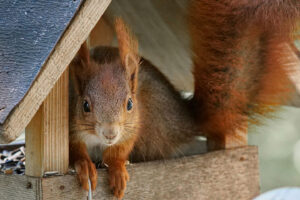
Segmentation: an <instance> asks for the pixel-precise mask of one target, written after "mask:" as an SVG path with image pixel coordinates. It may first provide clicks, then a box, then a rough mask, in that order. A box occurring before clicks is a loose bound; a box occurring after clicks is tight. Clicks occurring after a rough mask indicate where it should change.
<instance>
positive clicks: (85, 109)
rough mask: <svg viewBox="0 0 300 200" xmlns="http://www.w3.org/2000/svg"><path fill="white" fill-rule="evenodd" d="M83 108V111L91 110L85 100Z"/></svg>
mask: <svg viewBox="0 0 300 200" xmlns="http://www.w3.org/2000/svg"><path fill="white" fill-rule="evenodd" d="M83 110H84V112H91V109H90V105H89V103H88V102H87V101H86V100H84V102H83Z"/></svg>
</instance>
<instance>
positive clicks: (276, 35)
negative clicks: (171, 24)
mask: <svg viewBox="0 0 300 200" xmlns="http://www.w3.org/2000/svg"><path fill="white" fill-rule="evenodd" d="M190 13H191V16H190V22H191V23H190V32H191V36H192V42H193V44H192V50H193V53H194V58H193V62H194V76H195V95H194V98H193V103H194V106H195V107H196V109H197V111H196V113H197V115H198V117H197V118H198V123H199V125H200V128H201V129H202V130H203V131H204V132H205V133H206V134H207V136H208V137H211V138H213V139H214V140H218V141H219V142H220V143H222V141H223V146H222V144H221V146H220V147H216V148H224V145H225V140H226V137H227V136H230V135H231V136H235V137H238V136H237V135H235V133H236V131H237V130H242V131H244V130H245V129H246V124H247V118H248V117H249V116H250V117H251V118H253V116H255V115H256V114H261V115H266V114H267V113H268V112H269V111H272V110H273V108H274V106H276V105H279V104H281V103H283V102H284V101H285V100H286V99H287V97H288V95H289V79H288V77H287V72H288V71H289V69H288V64H289V63H288V60H287V59H286V56H285V51H284V47H283V45H284V44H286V43H287V44H290V42H291V36H292V31H293V30H294V28H295V26H296V20H297V19H299V16H300V1H295V0H221V1H217V0H201V1H200V0H199V1H197V0H194V1H192V3H191V5H190ZM255 119H257V118H255ZM252 121H255V122H258V121H257V120H252Z"/></svg>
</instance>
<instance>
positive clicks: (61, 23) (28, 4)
mask: <svg viewBox="0 0 300 200" xmlns="http://www.w3.org/2000/svg"><path fill="white" fill-rule="evenodd" d="M81 2H82V1H80V0H51V1H49V0H39V1H35V0H25V1H17V0H10V1H0V8H1V9H0V124H3V123H4V121H5V120H6V118H7V117H8V115H9V114H10V112H11V111H12V110H13V109H14V107H15V106H16V105H18V103H19V102H20V101H21V100H22V99H23V97H24V96H25V94H26V92H27V91H28V89H29V88H30V86H31V84H32V83H33V81H34V80H35V78H36V77H37V75H38V73H39V71H40V70H41V67H42V66H43V64H44V63H45V61H46V59H47V58H48V56H49V55H50V53H51V51H52V49H53V48H54V47H55V45H56V43H57V42H58V40H59V38H60V37H61V35H62V34H63V32H64V30H65V29H66V27H67V25H68V24H69V23H70V21H71V20H72V18H73V16H74V15H75V13H76V11H77V10H78V8H79V6H80V3H81Z"/></svg>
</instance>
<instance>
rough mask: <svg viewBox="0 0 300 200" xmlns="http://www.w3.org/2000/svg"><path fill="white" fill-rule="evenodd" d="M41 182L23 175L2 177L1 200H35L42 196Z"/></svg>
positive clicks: (0, 180)
mask: <svg viewBox="0 0 300 200" xmlns="http://www.w3.org/2000/svg"><path fill="white" fill-rule="evenodd" d="M40 189H41V180H40V179H38V178H32V177H28V176H22V175H3V174H1V175H0V198H1V200H12V199H13V200H27V199H28V200H35V199H37V200H38V199H41V196H40V194H41V193H40Z"/></svg>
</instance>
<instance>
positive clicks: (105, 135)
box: [103, 130, 117, 140]
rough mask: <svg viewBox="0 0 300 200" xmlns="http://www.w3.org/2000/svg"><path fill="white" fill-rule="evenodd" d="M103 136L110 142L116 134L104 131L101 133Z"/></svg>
mask: <svg viewBox="0 0 300 200" xmlns="http://www.w3.org/2000/svg"><path fill="white" fill-rule="evenodd" d="M103 135H104V137H105V138H106V139H108V140H112V139H114V138H115V137H116V136H117V134H116V133H115V132H114V131H111V130H108V131H105V132H104V133H103Z"/></svg>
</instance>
